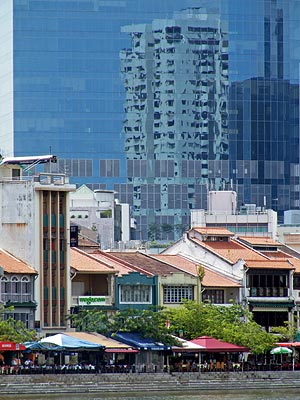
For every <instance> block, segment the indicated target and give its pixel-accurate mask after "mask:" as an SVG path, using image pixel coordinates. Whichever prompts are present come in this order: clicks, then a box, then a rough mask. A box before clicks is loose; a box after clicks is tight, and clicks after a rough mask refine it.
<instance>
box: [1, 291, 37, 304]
mask: <svg viewBox="0 0 300 400" xmlns="http://www.w3.org/2000/svg"><path fill="white" fill-rule="evenodd" d="M1 301H2V302H3V303H8V302H9V301H10V302H11V303H28V302H30V301H33V298H32V295H31V294H8V293H3V294H2V295H1Z"/></svg>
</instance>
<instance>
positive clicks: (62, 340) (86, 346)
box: [40, 333, 104, 350]
mask: <svg viewBox="0 0 300 400" xmlns="http://www.w3.org/2000/svg"><path fill="white" fill-rule="evenodd" d="M40 343H43V344H45V343H50V344H54V345H57V346H61V347H62V348H63V349H65V350H100V349H103V348H104V346H102V345H101V344H99V343H94V342H90V341H87V340H82V339H77V338H74V337H72V336H69V335H66V334H64V333H58V334H56V335H53V336H48V337H45V338H43V339H41V340H40Z"/></svg>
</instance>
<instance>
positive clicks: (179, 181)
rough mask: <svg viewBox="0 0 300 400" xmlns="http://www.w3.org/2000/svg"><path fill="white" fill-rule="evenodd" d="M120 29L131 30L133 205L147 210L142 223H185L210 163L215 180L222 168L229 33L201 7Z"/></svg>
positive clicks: (127, 65)
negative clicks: (169, 17)
mask: <svg viewBox="0 0 300 400" xmlns="http://www.w3.org/2000/svg"><path fill="white" fill-rule="evenodd" d="M122 31H123V32H126V33H128V34H130V35H131V38H132V48H131V49H126V50H123V51H122V52H121V69H122V74H123V78H124V84H125V90H126V101H125V112H126V120H125V122H124V126H123V132H124V134H125V138H126V139H125V141H126V145H125V146H126V147H125V151H126V156H127V166H128V171H127V172H128V173H127V174H128V177H129V182H132V184H133V193H134V200H133V202H134V208H133V210H134V213H135V214H136V215H140V216H143V215H144V216H145V217H146V219H147V221H146V220H145V219H144V220H143V219H142V218H141V219H140V221H139V222H140V223H141V224H142V225H143V224H144V230H145V229H146V226H147V224H149V223H156V224H162V223H164V222H165V223H167V224H171V225H174V224H177V225H178V224H179V225H180V224H181V225H182V224H183V225H184V224H186V223H187V222H188V214H189V212H188V210H189V209H191V208H195V207H199V206H200V203H201V202H202V201H203V198H204V197H205V192H206V187H207V184H208V178H210V176H209V169H211V165H213V169H214V171H218V172H217V173H216V174H214V176H212V179H211V180H210V182H211V183H212V184H213V187H214V188H216V189H219V188H220V187H221V184H222V181H223V179H224V178H225V179H227V175H228V168H222V165H223V163H224V164H225V165H228V164H227V163H228V161H227V160H228V127H227V125H228V124H227V118H228V117H227V115H228V113H227V111H228V110H227V97H228V93H227V92H228V39H227V34H226V33H224V32H223V31H222V29H221V24H220V18H219V16H218V15H216V14H211V13H210V14H207V13H206V11H205V10H204V9H199V8H197V9H186V10H183V11H181V12H178V13H177V14H176V15H175V16H174V18H173V19H166V20H163V19H157V20H154V21H153V22H152V24H141V25H130V26H125V27H123V28H122ZM223 170H225V173H226V176H222V171H223ZM131 177H132V179H131ZM165 217H166V218H165ZM141 229H142V231H143V227H141ZM142 236H144V235H142Z"/></svg>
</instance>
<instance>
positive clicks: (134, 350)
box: [104, 349, 139, 353]
mask: <svg viewBox="0 0 300 400" xmlns="http://www.w3.org/2000/svg"><path fill="white" fill-rule="evenodd" d="M104 352H105V353H138V352H139V351H138V350H136V349H105V350H104Z"/></svg>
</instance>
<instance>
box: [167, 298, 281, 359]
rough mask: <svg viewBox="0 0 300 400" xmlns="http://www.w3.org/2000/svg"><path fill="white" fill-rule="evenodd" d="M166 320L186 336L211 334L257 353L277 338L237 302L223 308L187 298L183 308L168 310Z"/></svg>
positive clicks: (192, 337)
mask: <svg viewBox="0 0 300 400" xmlns="http://www.w3.org/2000/svg"><path fill="white" fill-rule="evenodd" d="M168 319H169V321H170V323H171V329H172V331H173V332H174V334H178V332H183V333H184V337H185V338H186V339H195V338H196V337H199V336H205V335H207V336H213V337H215V338H217V339H220V340H224V341H228V342H231V343H235V344H238V345H241V346H246V347H249V348H250V349H251V351H252V352H253V353H256V354H263V353H265V352H266V351H268V350H270V349H271V348H272V347H273V346H274V344H275V343H276V341H278V337H276V336H275V335H273V334H270V333H268V332H266V331H264V330H263V329H262V327H261V326H260V325H258V324H257V323H256V322H255V321H253V318H252V314H251V313H249V312H248V311H247V310H245V309H244V308H243V307H242V306H240V305H238V304H232V305H231V306H230V307H226V306H220V305H213V304H205V303H200V304H197V303H196V302H194V301H187V302H185V303H184V305H183V306H182V307H180V308H176V309H171V310H169V311H168Z"/></svg>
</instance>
